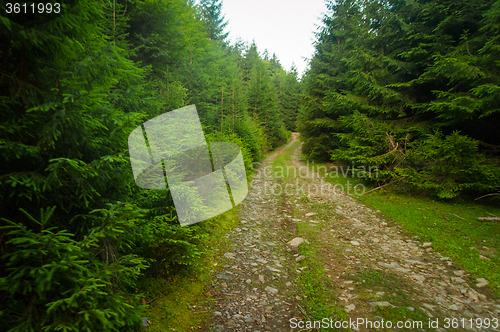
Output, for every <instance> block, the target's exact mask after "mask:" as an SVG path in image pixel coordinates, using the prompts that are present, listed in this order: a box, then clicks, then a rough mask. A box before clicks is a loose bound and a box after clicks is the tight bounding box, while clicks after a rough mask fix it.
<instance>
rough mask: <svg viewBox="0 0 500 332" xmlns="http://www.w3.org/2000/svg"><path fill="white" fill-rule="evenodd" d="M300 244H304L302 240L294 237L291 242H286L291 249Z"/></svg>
mask: <svg viewBox="0 0 500 332" xmlns="http://www.w3.org/2000/svg"><path fill="white" fill-rule="evenodd" d="M302 242H304V239H303V238H301V237H296V238H294V239H293V240H291V241H288V243H287V244H288V245H291V246H292V247H298V246H299V245H300V244H301V243H302Z"/></svg>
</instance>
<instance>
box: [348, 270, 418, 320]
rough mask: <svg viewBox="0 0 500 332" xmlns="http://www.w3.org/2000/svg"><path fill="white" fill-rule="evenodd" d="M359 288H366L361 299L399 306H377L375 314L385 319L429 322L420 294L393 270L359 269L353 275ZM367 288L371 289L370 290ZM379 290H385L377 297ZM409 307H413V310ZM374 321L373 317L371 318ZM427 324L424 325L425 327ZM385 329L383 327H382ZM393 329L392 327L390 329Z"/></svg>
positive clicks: (373, 313) (360, 295)
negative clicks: (422, 308)
mask: <svg viewBox="0 0 500 332" xmlns="http://www.w3.org/2000/svg"><path fill="white" fill-rule="evenodd" d="M352 278H353V280H354V282H355V283H356V284H357V285H358V286H357V288H358V289H365V290H364V291H362V292H361V293H360V294H359V299H360V300H366V301H377V302H381V301H387V302H389V303H391V304H392V305H395V306H397V308H392V307H378V306H377V307H375V308H374V311H373V312H372V315H373V316H380V317H383V318H384V320H385V321H391V322H393V323H396V322H398V321H403V322H405V321H407V320H414V321H421V322H427V321H428V317H427V315H426V314H425V313H424V312H423V311H422V310H421V309H420V308H419V306H420V305H421V303H419V302H418V300H416V299H418V294H417V293H416V291H415V290H414V289H413V288H412V287H411V285H410V284H409V283H408V281H406V280H404V279H402V278H400V277H398V276H397V275H396V274H394V273H391V272H385V271H382V270H371V269H369V270H364V271H359V272H357V273H356V274H354V275H353V276H352ZM366 289H370V290H371V292H368V291H367V290H366ZM377 292H384V294H383V295H382V296H379V297H376V296H375V294H376V293H377ZM409 308H413V311H412V310H411V309H409ZM370 320H371V321H373V320H374V319H373V318H370ZM425 327H426V326H424V328H425ZM381 330H383V329H381ZM388 330H391V329H388Z"/></svg>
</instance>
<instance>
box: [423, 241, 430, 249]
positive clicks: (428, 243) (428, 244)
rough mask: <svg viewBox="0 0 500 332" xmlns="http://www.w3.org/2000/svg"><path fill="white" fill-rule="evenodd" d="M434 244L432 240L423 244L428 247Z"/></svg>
mask: <svg viewBox="0 0 500 332" xmlns="http://www.w3.org/2000/svg"><path fill="white" fill-rule="evenodd" d="M431 246H432V242H424V244H422V247H424V248H426V247H431Z"/></svg>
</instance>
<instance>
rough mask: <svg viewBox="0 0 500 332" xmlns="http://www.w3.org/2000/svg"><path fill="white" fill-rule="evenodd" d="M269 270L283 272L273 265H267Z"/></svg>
mask: <svg viewBox="0 0 500 332" xmlns="http://www.w3.org/2000/svg"><path fill="white" fill-rule="evenodd" d="M266 267H267V269H268V270H270V271H273V272H281V271H280V270H278V269H275V268H274V267H271V266H266Z"/></svg>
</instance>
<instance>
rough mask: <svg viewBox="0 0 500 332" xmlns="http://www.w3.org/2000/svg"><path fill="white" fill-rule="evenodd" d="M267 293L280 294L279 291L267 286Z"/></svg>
mask: <svg viewBox="0 0 500 332" xmlns="http://www.w3.org/2000/svg"><path fill="white" fill-rule="evenodd" d="M265 291H266V292H269V293H272V294H278V290H277V289H276V288H273V287H270V286H267V287H266V288H265Z"/></svg>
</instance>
